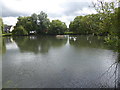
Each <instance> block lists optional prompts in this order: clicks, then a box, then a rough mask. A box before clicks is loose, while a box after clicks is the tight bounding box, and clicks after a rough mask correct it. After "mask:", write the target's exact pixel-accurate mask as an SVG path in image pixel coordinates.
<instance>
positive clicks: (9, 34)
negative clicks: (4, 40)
mask: <svg viewBox="0 0 120 90" xmlns="http://www.w3.org/2000/svg"><path fill="white" fill-rule="evenodd" d="M11 35H12V33H4V34H2V36H11Z"/></svg>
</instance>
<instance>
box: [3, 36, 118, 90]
mask: <svg viewBox="0 0 120 90" xmlns="http://www.w3.org/2000/svg"><path fill="white" fill-rule="evenodd" d="M70 37H72V39H70ZM74 37H77V38H76V40H74ZM8 39H10V38H6V39H4V43H5V44H6V46H5V47H6V53H4V54H3V60H2V64H3V67H2V68H3V87H4V88H7V87H8V88H13V87H17V88H28V87H29V88H45V87H47V88H59V87H62V88H63V87H65V88H81V87H82V88H98V87H114V86H115V82H114V81H115V77H118V71H119V70H118V69H117V72H116V74H117V75H113V73H114V71H115V68H116V66H115V65H113V66H112V68H110V69H109V71H108V73H105V74H104V75H102V74H103V73H104V72H106V70H108V68H109V67H110V66H111V65H112V64H113V63H114V62H115V61H116V60H117V59H118V53H116V52H114V51H113V50H110V49H109V48H108V47H107V46H106V45H105V44H104V41H103V40H102V39H98V38H97V37H89V40H88V37H86V36H66V37H62V38H57V37H55V36H40V37H32V38H31V37H14V38H12V41H11V39H10V40H8ZM90 41H91V43H89V42H90ZM11 47H12V48H11ZM101 75H102V77H101ZM112 75H113V76H112ZM111 76H112V77H111Z"/></svg>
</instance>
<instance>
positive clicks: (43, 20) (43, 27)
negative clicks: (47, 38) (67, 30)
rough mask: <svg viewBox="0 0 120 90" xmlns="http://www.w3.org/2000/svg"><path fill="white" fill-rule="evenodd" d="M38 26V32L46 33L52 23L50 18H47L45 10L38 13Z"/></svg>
mask: <svg viewBox="0 0 120 90" xmlns="http://www.w3.org/2000/svg"><path fill="white" fill-rule="evenodd" d="M37 23H38V27H39V29H38V30H37V33H41V34H46V33H47V32H48V28H49V25H50V20H49V19H48V18H47V14H46V13H44V12H43V11H41V12H40V14H38V21H37Z"/></svg>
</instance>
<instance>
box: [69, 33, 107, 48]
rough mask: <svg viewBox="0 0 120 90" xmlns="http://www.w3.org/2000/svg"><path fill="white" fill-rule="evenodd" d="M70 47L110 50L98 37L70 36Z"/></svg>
mask: <svg viewBox="0 0 120 90" xmlns="http://www.w3.org/2000/svg"><path fill="white" fill-rule="evenodd" d="M69 38H70V45H72V46H74V47H75V48H82V47H85V48H86V47H88V48H101V49H102V48H103V49H104V48H105V49H106V48H108V47H107V45H106V44H104V40H103V38H102V37H101V38H99V37H97V36H72V35H70V36H69Z"/></svg>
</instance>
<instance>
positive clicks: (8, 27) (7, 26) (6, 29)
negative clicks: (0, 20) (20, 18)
mask: <svg viewBox="0 0 120 90" xmlns="http://www.w3.org/2000/svg"><path fill="white" fill-rule="evenodd" d="M13 29H14V26H12V25H5V26H4V32H6V33H10V32H12V31H13Z"/></svg>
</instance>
